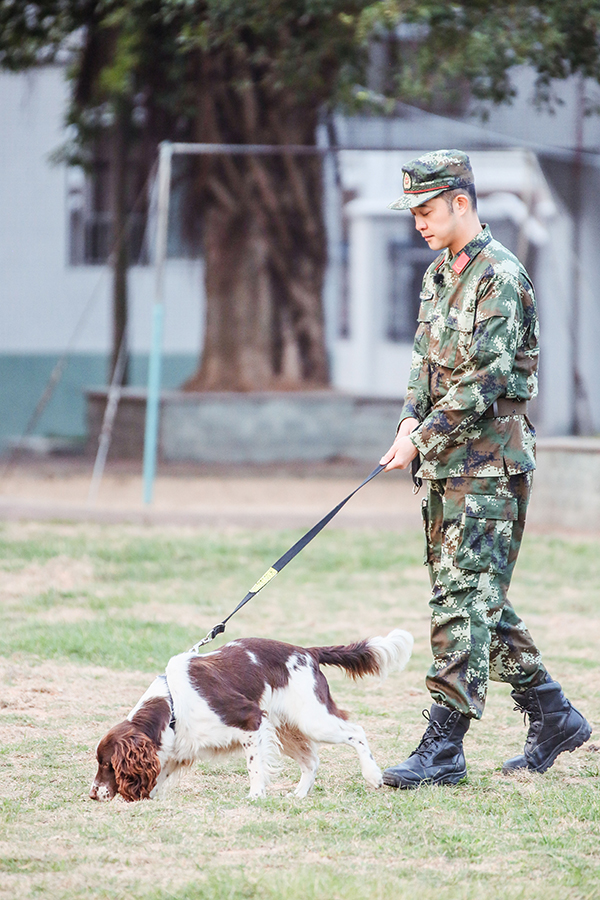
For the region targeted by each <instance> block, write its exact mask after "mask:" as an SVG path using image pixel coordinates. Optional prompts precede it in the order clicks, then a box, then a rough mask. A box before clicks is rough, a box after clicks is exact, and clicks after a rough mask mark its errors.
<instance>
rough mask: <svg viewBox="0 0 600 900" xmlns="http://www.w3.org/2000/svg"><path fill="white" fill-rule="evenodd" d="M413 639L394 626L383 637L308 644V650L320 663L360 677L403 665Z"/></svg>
mask: <svg viewBox="0 0 600 900" xmlns="http://www.w3.org/2000/svg"><path fill="white" fill-rule="evenodd" d="M413 643H414V639H413V636H412V634H410V633H409V632H408V631H402V630H401V629H400V628H395V629H394V631H390V633H389V634H388V636H387V637H373V638H369V639H368V640H367V641H356V643H354V644H349V645H348V646H347V647H311V649H310V650H309V653H311V654H312V655H313V656H314V657H315V659H316V660H317V662H319V663H320V664H322V665H324V666H339V668H340V669H345V671H346V672H347V673H348V675H350V677H351V678H362V677H363V676H364V675H379V677H380V678H386V677H387V675H389V673H390V672H393V671H400V670H401V669H403V668H404V667H405V665H406V663H407V662H408V660H409V659H410V655H411V653H412V648H413Z"/></svg>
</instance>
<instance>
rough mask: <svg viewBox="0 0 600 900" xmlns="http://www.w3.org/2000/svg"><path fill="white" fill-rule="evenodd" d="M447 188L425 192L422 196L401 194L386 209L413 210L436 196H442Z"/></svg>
mask: <svg viewBox="0 0 600 900" xmlns="http://www.w3.org/2000/svg"><path fill="white" fill-rule="evenodd" d="M447 190H448V188H438V189H437V190H436V191H425V192H424V193H423V194H403V195H402V196H401V197H398V199H397V200H394V202H393V203H390V204H389V205H388V209H414V208H415V206H422V205H423V204H424V203H427V201H428V200H433V198H434V197H437V196H438V194H443V193H444V191H447Z"/></svg>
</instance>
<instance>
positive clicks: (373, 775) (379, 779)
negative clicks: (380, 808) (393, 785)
mask: <svg viewBox="0 0 600 900" xmlns="http://www.w3.org/2000/svg"><path fill="white" fill-rule="evenodd" d="M364 776H365V781H366V782H367V784H369V785H371V787H372V788H380V787H382V785H383V775H382V774H381V769H380V768H379V766H374V768H373V769H372V770H371V771H369V772H365V773H364Z"/></svg>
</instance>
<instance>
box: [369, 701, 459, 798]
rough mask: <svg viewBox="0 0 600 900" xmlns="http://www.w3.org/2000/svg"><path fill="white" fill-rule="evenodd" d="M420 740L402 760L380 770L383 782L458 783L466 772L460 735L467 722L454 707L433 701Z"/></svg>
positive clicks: (401, 785) (407, 784) (402, 785)
mask: <svg viewBox="0 0 600 900" xmlns="http://www.w3.org/2000/svg"><path fill="white" fill-rule="evenodd" d="M423 715H424V716H425V718H426V719H427V720H428V721H429V725H428V726H427V728H426V729H425V734H424V735H423V737H422V738H421V743H420V744H419V746H418V747H417V749H416V750H415V751H413V753H411V755H410V756H409V757H408V759H407V760H406V762H403V763H400V765H399V766H392V767H391V768H389V769H386V770H385V772H384V773H383V783H384V784H389V785H390V786H391V787H395V788H416V787H419V785H420V784H458V782H459V781H460V780H461V779H462V778H464V777H465V776H466V774H467V765H466V763H465V756H464V753H463V746H462V743H463V738H464V736H465V734H466V733H467V729H468V727H469V725H470V724H471V720H470V719H469V718H468V716H463V714H462V713H460V712H459V711H458V710H457V709H448V707H446V706H439V705H438V704H437V703H434V704H433V706H432V707H431V712H430V713H427V711H426V710H424V711H423Z"/></svg>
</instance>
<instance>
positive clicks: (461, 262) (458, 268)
mask: <svg viewBox="0 0 600 900" xmlns="http://www.w3.org/2000/svg"><path fill="white" fill-rule="evenodd" d="M470 262H471V257H470V256H469V255H468V253H465V251H464V250H463V251H462V252H461V253H459V255H458V256H457V257H456V259H455V260H454V262H453V263H452V270H453V271H454V272H456V274H457V275H460V273H461V272H462V270H463V269H464V268H466V266H467V264H468V263H470Z"/></svg>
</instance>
